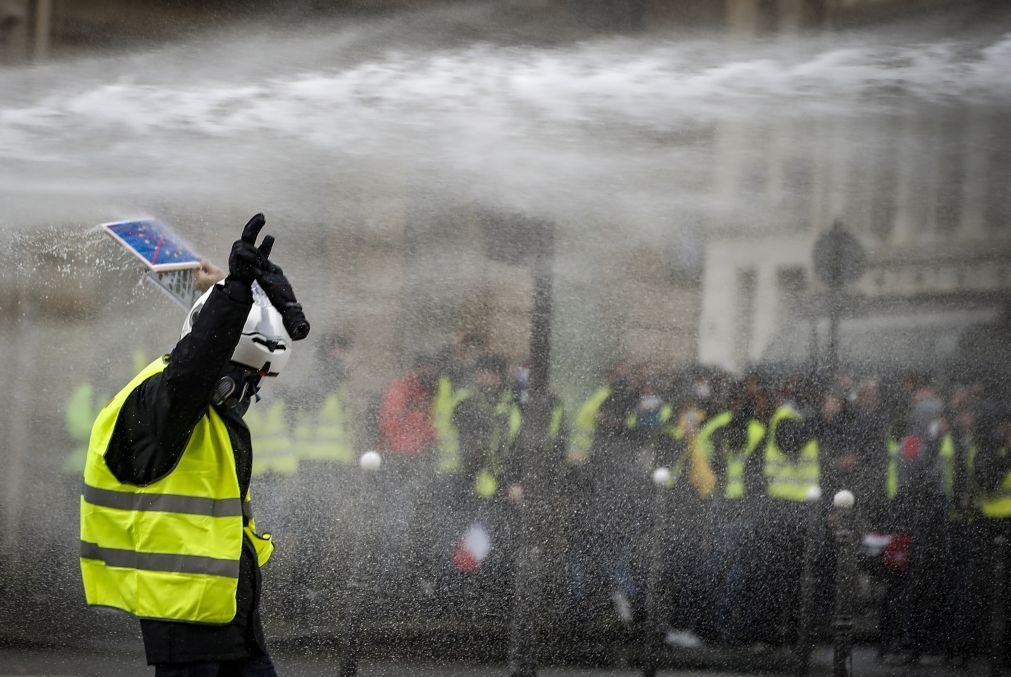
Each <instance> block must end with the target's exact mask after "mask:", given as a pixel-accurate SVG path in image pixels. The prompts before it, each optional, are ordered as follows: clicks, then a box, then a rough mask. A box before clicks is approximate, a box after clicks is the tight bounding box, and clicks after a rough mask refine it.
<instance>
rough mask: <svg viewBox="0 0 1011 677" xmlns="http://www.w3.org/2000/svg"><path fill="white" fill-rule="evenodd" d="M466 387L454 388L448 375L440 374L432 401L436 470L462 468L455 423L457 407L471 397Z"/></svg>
mask: <svg viewBox="0 0 1011 677" xmlns="http://www.w3.org/2000/svg"><path fill="white" fill-rule="evenodd" d="M470 394H471V393H470V391H469V390H467V389H466V388H453V383H452V381H450V380H449V377H448V376H440V377H439V381H438V383H437V384H436V388H435V398H434V399H433V401H432V425H433V426H435V442H436V445H435V446H436V451H437V455H436V456H437V460H436V464H435V468H436V470H438V471H439V472H442V473H455V472H459V470H460V431H459V430H457V428H456V424H455V423H453V414H454V413H455V412H456V408H457V407H458V406H459V405H460V403H461V402H463V401H464V400H465V399H467V398H468V397H470Z"/></svg>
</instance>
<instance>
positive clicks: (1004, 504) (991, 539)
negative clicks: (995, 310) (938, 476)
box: [972, 386, 1011, 663]
mask: <svg viewBox="0 0 1011 677" xmlns="http://www.w3.org/2000/svg"><path fill="white" fill-rule="evenodd" d="M1005 387H1006V386H1005ZM990 398H991V399H988V400H985V401H983V402H982V403H980V405H979V407H978V408H977V414H976V437H975V442H976V455H975V458H974V459H973V464H972V472H973V477H974V479H975V482H976V486H977V487H978V489H977V492H978V493H977V499H976V500H977V504H978V506H979V512H980V515H981V525H980V536H981V537H982V539H983V544H984V545H983V552H982V553H981V558H982V559H983V561H984V562H985V565H984V566H982V567H981V568H980V574H981V576H980V580H979V589H980V591H981V593H982V594H984V595H985V596H986V599H987V600H990V602H991V604H992V602H993V600H992V596H993V595H994V594H996V591H998V590H1001V591H1003V595H1004V599H1003V609H1004V628H1005V636H1004V638H1003V642H1002V644H1001V647H1000V648H1001V649H1002V650H1003V657H1004V661H1005V663H1007V662H1008V658H1009V656H1011V648H1009V647H1011V638H1009V637H1008V635H1007V630H1006V628H1008V627H1011V624H1009V623H1008V616H1009V609H1011V592H1008V591H1009V590H1011V585H1009V583H1011V581H1009V580H1008V578H1007V575H1008V572H1009V571H1011V566H1009V564H1008V560H1009V558H1008V543H1011V405H1009V404H1008V403H1009V402H1011V397H1009V393H1007V392H1004V393H996V392H995V393H992V394H990ZM998 537H1003V541H998ZM998 560H999V561H1001V562H1003V563H1004V566H1003V571H1004V573H1005V579H1004V580H1003V581H997V580H995V579H994V572H995V571H997V565H998ZM989 606H990V605H989V604H988V605H987V607H989ZM980 626H981V627H989V626H988V625H983V624H982V623H981V624H980Z"/></svg>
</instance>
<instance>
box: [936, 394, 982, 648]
mask: <svg viewBox="0 0 1011 677" xmlns="http://www.w3.org/2000/svg"><path fill="white" fill-rule="evenodd" d="M982 394H983V393H982V388H981V387H980V384H968V385H963V386H959V387H957V388H956V389H955V390H954V391H953V392H952V393H951V397H950V399H949V402H948V409H947V413H946V415H945V419H946V421H945V427H947V428H948V430H947V432H946V433H945V434H944V435H943V437H942V438H941V449H940V455H941V461H942V463H943V472H944V487H945V496H946V498H947V505H948V510H947V512H948V519H949V521H950V523H949V525H948V558H947V559H948V562H947V569H948V571H949V572H950V575H951V584H950V586H949V588H948V594H947V595H946V599H945V603H946V605H947V608H948V609H949V610H950V616H949V617H948V621H947V623H946V626H947V632H946V633H945V642H946V652H945V653H946V658H947V659H948V660H949V662H950V663H951V664H952V665H955V666H958V667H962V666H964V665H966V664H967V663H968V662H969V660H970V659H971V658H972V656H973V655H975V654H976V653H977V652H978V651H979V650H980V649H982V648H983V646H982V644H981V642H980V641H979V640H980V633H979V628H980V627H982V622H983V618H984V617H985V616H984V610H985V609H986V606H987V605H986V604H985V603H984V600H985V599H986V597H985V596H984V595H983V594H981V591H980V589H979V581H980V573H981V572H982V571H983V570H984V568H985V567H986V566H987V563H986V558H985V556H984V555H985V553H986V552H987V549H986V544H985V533H984V529H983V517H982V515H981V514H980V512H979V505H978V500H977V498H978V493H979V492H978V490H977V487H976V482H975V480H974V479H973V465H974V463H975V460H976V454H977V446H976V437H977V426H976V414H977V410H978V408H979V406H980V401H979V400H980V397H981V395H982Z"/></svg>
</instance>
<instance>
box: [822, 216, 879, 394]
mask: <svg viewBox="0 0 1011 677" xmlns="http://www.w3.org/2000/svg"><path fill="white" fill-rule="evenodd" d="M812 258H813V260H814V272H815V273H816V274H817V275H818V277H819V278H820V279H821V281H822V282H823V283H825V286H826V287H828V296H827V300H826V304H827V306H828V308H827V311H828V323H829V324H828V360H827V361H828V364H827V367H828V373H829V374H830V375H835V373H836V371H837V370H838V368H839V319H840V317H841V315H842V302H843V294H842V293H843V289H844V288H845V287H846V285H849V284H852V283H854V282H856V281H857V280H859V279H860V277H861V276H862V275H863V274H864V268H865V265H866V259H867V257H866V254H865V253H864V248H863V245H861V244H860V241H859V240H857V239H856V238H855V237H853V235H852V234H851V233H850V232H849V231H848V230H846V229H845V228H844V227H843V225H842V222H840V221H836V222H835V223H833V224H832V227H831V228H830V229H829V230H828V231H826V232H825V233H823V234H822V235H821V236H820V237H819V238H818V240H817V241H816V242H815V243H814V251H813V257H812Z"/></svg>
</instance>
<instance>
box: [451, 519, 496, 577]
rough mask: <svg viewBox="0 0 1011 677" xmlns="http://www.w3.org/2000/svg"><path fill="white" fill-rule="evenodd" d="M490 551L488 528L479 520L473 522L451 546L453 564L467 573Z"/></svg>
mask: <svg viewBox="0 0 1011 677" xmlns="http://www.w3.org/2000/svg"><path fill="white" fill-rule="evenodd" d="M490 551H491V536H490V535H489V534H488V529H487V528H485V526H484V525H483V524H481V523H480V522H474V523H473V524H471V525H470V527H468V529H467V531H465V532H464V534H463V537H462V538H461V539H460V541H459V542H458V543H457V544H456V546H455V547H454V548H453V566H455V567H456V568H457V570H458V571H460V572H461V573H464V574H469V573H470V572H472V571H474V570H475V569H477V568H478V567H479V566H481V562H483V561H484V559H485V557H487V556H488V553H489V552H490Z"/></svg>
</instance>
